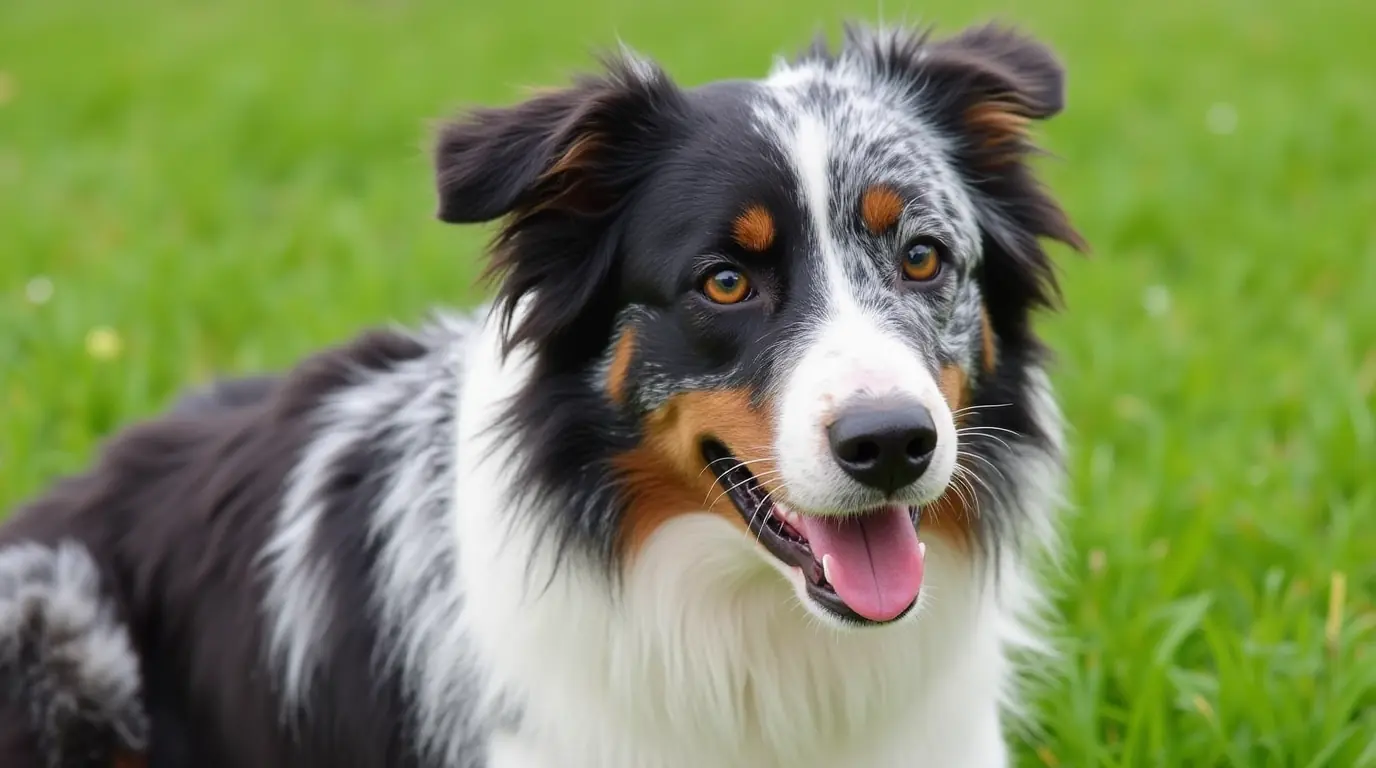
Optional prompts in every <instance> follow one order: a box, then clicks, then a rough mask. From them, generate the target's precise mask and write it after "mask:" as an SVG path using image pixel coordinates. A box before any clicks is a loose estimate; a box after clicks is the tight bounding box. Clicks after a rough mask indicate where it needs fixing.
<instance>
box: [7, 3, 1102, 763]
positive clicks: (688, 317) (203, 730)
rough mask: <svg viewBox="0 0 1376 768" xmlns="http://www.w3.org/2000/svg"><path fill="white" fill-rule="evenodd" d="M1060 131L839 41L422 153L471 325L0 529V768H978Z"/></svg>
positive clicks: (982, 58) (906, 54)
mask: <svg viewBox="0 0 1376 768" xmlns="http://www.w3.org/2000/svg"><path fill="white" fill-rule="evenodd" d="M1064 100H1065V76H1064V70H1063V67H1062V65H1061V64H1060V62H1059V59H1058V58H1057V57H1056V56H1055V55H1054V54H1053V53H1052V52H1051V51H1050V50H1049V49H1048V48H1047V47H1045V46H1044V45H1043V44H1041V43H1039V42H1037V41H1035V40H1033V39H1031V38H1029V37H1027V36H1025V35H1024V34H1023V33H1022V32H1020V31H1018V30H1016V29H1014V28H1011V27H1006V26H1000V25H985V26H976V27H971V28H967V29H965V30H963V31H961V32H959V33H957V34H955V35H952V36H949V37H942V38H938V37H936V36H935V34H934V33H932V32H931V31H930V30H929V29H927V28H913V27H906V26H862V25H849V26H848V27H847V28H846V32H845V35H844V38H843V40H841V41H840V42H839V44H836V45H834V46H833V45H832V44H829V43H828V42H827V41H826V40H824V39H819V40H818V41H816V42H814V43H813V44H812V45H810V46H809V47H807V48H806V49H805V50H804V51H803V52H802V53H800V54H798V55H797V56H794V57H792V58H788V59H783V58H781V59H779V61H778V62H777V63H776V64H775V66H774V68H773V70H772V71H771V72H770V73H769V74H767V76H765V77H764V78H763V79H760V80H739V81H721V82H712V83H709V84H706V85H701V86H697V87H692V88H688V87H683V86H680V85H678V84H676V83H675V82H674V81H673V80H671V79H670V77H669V76H668V75H667V74H666V73H665V72H664V71H663V70H662V69H661V68H660V67H659V66H657V65H656V64H655V63H653V62H652V61H651V60H649V59H647V58H644V57H642V56H640V55H638V54H636V53H634V52H632V51H630V50H629V49H622V50H620V51H619V52H617V53H615V54H611V55H608V56H606V57H604V60H603V61H602V67H601V69H600V70H596V71H595V73H594V74H589V75H585V76H582V77H580V78H577V79H575V80H574V81H572V82H571V83H570V84H569V85H567V86H566V87H563V88H560V89H556V90H551V91H544V92H540V93H538V94H535V95H532V96H530V97H529V98H528V99H527V100H525V101H522V102H519V103H516V104H514V105H510V106H505V107H501V108H482V109H476V110H473V111H470V112H468V113H466V114H464V115H461V116H460V117H458V118H457V119H455V120H453V121H452V122H450V123H448V124H446V125H444V126H443V127H442V128H441V129H440V130H439V131H438V132H437V139H436V141H435V145H434V147H435V149H434V158H435V170H436V188H437V194H438V213H437V215H438V218H439V219H440V220H442V221H443V222H449V223H456V224H463V223H481V222H500V228H499V230H498V231H497V234H496V235H495V239H494V241H493V244H492V247H491V249H490V254H489V256H490V261H489V268H488V277H489V278H490V279H491V280H493V281H494V283H495V286H496V287H495V290H494V293H493V295H492V297H491V300H490V303H488V304H484V305H482V306H480V307H477V308H476V309H471V310H468V311H466V312H454V313H447V314H446V313H437V314H435V315H433V316H431V317H429V318H428V319H427V320H426V321H425V322H422V323H417V324H415V326H414V327H413V328H399V327H398V328H379V329H374V330H371V331H367V332H364V333H361V334H360V335H359V336H357V337H356V338H354V339H352V340H350V341H347V342H344V343H341V344H339V345H338V346H335V347H332V348H329V349H326V350H324V351H322V352H319V353H317V354H315V355H313V356H311V357H308V358H306V359H305V360H304V361H303V362H301V363H300V364H299V365H297V366H296V367H294V368H292V369H290V370H288V371H284V372H279V373H274V374H268V375H265V376H263V377H259V378H253V379H248V380H243V381H236V382H230V383H227V384H222V385H220V386H218V387H216V388H213V389H211V390H208V391H203V392H199V393H196V394H194V395H192V396H191V397H189V398H188V399H186V400H184V401H183V402H182V403H181V404H179V405H178V406H177V407H174V408H172V409H171V410H170V411H169V412H168V413H166V414H164V415H162V416H160V417H157V418H153V419H150V420H148V421H146V422H143V423H140V424H137V425H133V426H131V427H129V428H127V429H125V430H124V431H122V432H120V433H119V434H118V435H116V436H115V437H114V438H112V439H111V441H110V442H109V443H108V444H107V445H106V446H105V448H104V449H103V451H102V453H101V456H100V458H99V460H98V461H97V462H96V463H95V464H94V465H93V466H92V467H91V468H89V469H88V470H87V471H85V472H84V473H82V474H78V475H73V476H71V477H68V478H66V479H62V480H60V481H57V482H55V483H54V484H53V485H52V487H51V488H49V489H48V490H47V491H46V492H45V493H44V494H43V495H42V496H40V497H39V498H37V499H35V500H33V501H31V502H30V503H28V504H26V505H24V506H23V507H21V509H19V510H18V511H17V512H16V513H15V514H14V515H13V517H12V519H10V520H9V521H8V522H7V523H6V524H5V525H4V527H3V529H0V682H2V683H3V693H4V696H5V698H4V699H3V700H2V701H3V702H4V703H3V705H0V763H2V764H4V765H6V766H16V767H25V766H64V767H66V766H102V767H106V768H108V766H115V765H123V766H132V765H144V766H150V767H151V768H180V767H182V766H187V767H189V766H196V767H197V768H246V767H248V766H252V767H253V768H262V767H264V766H298V767H301V768H310V767H311V766H330V767H331V768H341V767H346V768H347V767H357V768H375V767H376V768H381V767H382V766H388V767H392V766H413V767H415V768H536V767H540V768H551V767H554V766H558V767H560V768H594V767H595V768H632V767H634V768H678V767H680V766H682V767H685V768H686V767H687V766H693V767H695V768H696V767H699V766H721V767H728V768H729V767H734V766H751V767H754V766H790V767H797V768H803V767H807V766H818V767H820V766H827V767H828V768H830V767H831V766H837V765H843V766H875V767H878V768H883V767H886V766H915V765H939V766H974V767H980V768H983V767H987V766H1003V765H1007V764H1009V762H1010V761H1011V748H1010V742H1011V740H1012V737H1011V736H1010V735H1009V733H1010V730H1011V729H1012V727H1013V724H1014V723H1016V722H1018V720H1017V718H1018V716H1019V712H1020V706H1019V702H1020V697H1019V685H1018V682H1019V679H1020V677H1021V676H1020V675H1019V670H1020V669H1022V666H1021V663H1020V660H1021V659H1023V658H1025V656H1024V654H1027V653H1033V654H1035V653H1037V652H1039V651H1041V650H1044V649H1045V647H1046V646H1047V645H1048V642H1047V640H1048V638H1049V637H1050V636H1051V631H1050V629H1049V624H1048V622H1047V620H1046V619H1047V616H1048V613H1047V611H1045V610H1044V607H1045V604H1046V601H1045V599H1044V598H1043V597H1042V595H1043V593H1044V590H1043V589H1041V588H1040V587H1039V585H1038V579H1037V566H1036V564H1037V562H1038V561H1039V559H1040V558H1044V557H1046V556H1048V555H1054V552H1055V538H1056V519H1057V516H1058V510H1059V509H1060V507H1061V501H1060V497H1059V484H1060V478H1061V475H1062V472H1063V469H1062V467H1063V452H1064V445H1063V443H1064V429H1065V428H1064V426H1063V420H1062V415H1061V413H1060V411H1059V409H1058V406H1057V403H1056V400H1055V397H1054V393H1053V390H1052V387H1051V383H1050V379H1049V376H1048V373H1047V370H1048V366H1049V364H1050V363H1049V360H1050V358H1049V354H1048V350H1047V348H1046V346H1045V344H1044V343H1043V342H1042V341H1040V340H1039V338H1038V336H1037V335H1036V333H1035V331H1034V328H1033V319H1034V315H1036V314H1037V313H1038V312H1040V311H1042V310H1051V309H1055V308H1057V307H1058V306H1059V303H1060V302H1059V289H1058V287H1057V279H1056V269H1055V266H1054V262H1053V260H1052V258H1051V256H1050V255H1049V254H1048V252H1047V251H1046V250H1045V248H1044V245H1045V244H1046V243H1047V242H1048V241H1059V242H1060V243H1063V244H1065V245H1068V246H1071V247H1072V248H1073V249H1079V250H1083V249H1084V243H1083V241H1082V239H1081V237H1080V235H1079V234H1077V232H1076V231H1075V229H1074V228H1073V226H1072V224H1071V223H1070V220H1069V217H1068V215H1067V214H1066V213H1065V211H1064V210H1063V208H1062V207H1061V206H1060V205H1059V204H1058V203H1057V202H1056V200H1055V199H1054V198H1053V196H1052V195H1051V193H1050V192H1049V191H1047V189H1045V188H1044V187H1043V186H1042V185H1041V183H1040V182H1039V181H1038V179H1037V177H1036V176H1035V175H1034V173H1033V171H1032V168H1031V165H1030V163H1031V160H1032V158H1033V157H1034V156H1035V155H1036V154H1037V153H1038V149H1037V147H1036V145H1035V143H1034V142H1033V140H1032V138H1031V136H1030V131H1029V128H1030V126H1031V125H1032V124H1033V123H1034V122H1035V121H1041V120H1045V119H1047V118H1050V117H1052V116H1054V115H1056V114H1057V113H1059V112H1060V111H1062V109H1063V106H1064ZM1026 658H1035V657H1026Z"/></svg>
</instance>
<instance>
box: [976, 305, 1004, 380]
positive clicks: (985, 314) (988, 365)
mask: <svg viewBox="0 0 1376 768" xmlns="http://www.w3.org/2000/svg"><path fill="white" fill-rule="evenodd" d="M979 313H980V330H981V333H982V334H983V341H984V371H985V372H986V373H993V372H994V369H995V368H997V367H998V364H999V350H998V339H996V338H995V337H994V324H993V322H992V321H990V320H989V308H988V307H986V306H983V305H981V306H980V309H979Z"/></svg>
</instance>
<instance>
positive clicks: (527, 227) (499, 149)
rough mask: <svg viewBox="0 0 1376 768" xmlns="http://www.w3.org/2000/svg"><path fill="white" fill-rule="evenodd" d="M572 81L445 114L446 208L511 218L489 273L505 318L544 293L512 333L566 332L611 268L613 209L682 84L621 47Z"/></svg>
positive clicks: (547, 337)
mask: <svg viewBox="0 0 1376 768" xmlns="http://www.w3.org/2000/svg"><path fill="white" fill-rule="evenodd" d="M604 64H605V69H604V71H603V72H602V73H600V74H598V75H595V76H586V77H583V78H581V79H579V80H577V81H576V82H574V83H573V84H572V85H571V86H570V87H567V88H561V89H554V90H549V91H545V92H543V93H540V94H538V95H536V96H534V97H532V98H530V99H528V100H526V101H524V102H521V103H518V104H516V105H514V106H510V107H502V108H495V109H480V110H475V111H473V112H470V113H469V114H467V115H466V116H464V117H462V118H460V119H458V120H457V121H455V122H452V123H450V124H448V125H446V126H445V127H444V128H443V129H442V130H441V132H440V134H439V137H438V141H437V143H436V147H435V179H436V187H437V192H438V196H439V211H438V216H439V218H440V219H441V220H442V221H446V222H450V223H473V222H485V221H492V220H495V219H504V221H503V224H502V227H501V229H500V231H499V232H498V235H497V239H496V241H495V243H494V246H493V249H492V263H491V264H490V266H489V270H488V272H489V275H492V276H495V277H498V278H500V281H501V282H500V288H499V291H498V296H497V301H498V304H499V306H500V307H501V309H502V311H503V313H504V317H505V318H506V320H507V321H508V322H510V320H511V319H512V317H513V314H514V312H515V309H516V305H517V303H518V302H519V301H520V299H521V298H522V297H523V296H525V295H526V294H528V293H532V292H534V293H538V295H539V301H538V302H536V303H535V304H533V305H532V308H531V311H530V312H528V313H526V315H525V316H524V317H523V318H522V319H521V321H520V324H519V325H518V326H517V327H516V328H515V329H514V331H512V330H511V329H508V330H509V331H511V332H510V333H509V334H508V336H507V347H508V349H510V348H511V347H512V346H515V345H516V344H517V343H519V342H521V341H539V342H554V343H556V344H557V343H558V342H559V340H560V339H561V338H566V337H570V336H575V337H577V336H586V335H588V334H586V333H581V332H576V331H582V330H584V329H582V328H581V327H580V328H575V326H577V325H578V324H579V321H580V320H582V319H584V317H583V316H584V313H585V311H586V310H587V309H588V308H589V307H590V306H591V305H593V304H594V303H595V300H596V298H597V296H598V293H599V291H601V290H604V289H605V288H606V285H607V282H608V277H609V275H610V274H611V273H612V270H613V268H614V259H615V252H616V243H615V237H614V232H615V227H614V223H615V219H616V214H617V213H618V211H619V210H620V208H621V205H620V204H621V203H622V202H623V201H624V200H625V199H626V197H627V195H628V194H629V193H630V191H631V190H632V189H634V188H635V186H636V185H637V184H638V183H640V182H641V181H643V180H644V179H645V178H646V176H647V175H648V174H649V173H650V171H651V170H652V168H653V167H654V163H655V161H656V159H657V158H658V157H660V153H661V152H662V151H663V150H664V149H665V148H667V147H668V146H669V143H670V141H671V140H672V135H673V131H672V128H673V125H674V119H675V117H676V116H677V115H678V114H679V113H680V111H681V110H682V109H683V103H684V102H683V94H682V92H681V91H680V90H679V89H678V88H677V86H675V85H674V83H673V82H672V81H671V80H670V79H669V77H668V75H666V74H665V73H664V72H663V70H661V69H660V68H659V67H657V66H655V65H654V64H653V63H651V62H649V61H647V60H645V59H642V58H640V57H638V56H636V55H635V54H634V53H632V52H630V51H625V50H623V51H622V52H621V54H620V55H618V56H615V57H609V58H607V59H604Z"/></svg>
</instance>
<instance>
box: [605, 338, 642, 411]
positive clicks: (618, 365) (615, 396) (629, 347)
mask: <svg viewBox="0 0 1376 768" xmlns="http://www.w3.org/2000/svg"><path fill="white" fill-rule="evenodd" d="M634 354H635V329H634V328H627V329H626V330H625V331H624V332H623V333H622V334H621V338H619V339H617V340H616V351H615V352H613V353H612V364H611V366H610V367H609V368H608V369H607V395H608V396H610V397H611V399H612V402H614V403H617V404H621V403H624V402H625V398H626V374H627V372H629V371H630V369H631V357H632V356H633V355H634Z"/></svg>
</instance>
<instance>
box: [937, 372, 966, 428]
mask: <svg viewBox="0 0 1376 768" xmlns="http://www.w3.org/2000/svg"><path fill="white" fill-rule="evenodd" d="M969 384H970V380H969V377H967V376H966V375H965V371H964V370H962V369H961V367H960V366H958V365H947V366H945V367H943V368H942V369H941V381H940V385H941V394H942V395H943V396H944V397H945V398H946V405H948V406H950V408H951V410H952V411H959V410H960V409H961V408H964V407H965V404H966V401H967V400H969V399H970V391H969ZM956 421H960V418H959V417H957V419H956Z"/></svg>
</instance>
